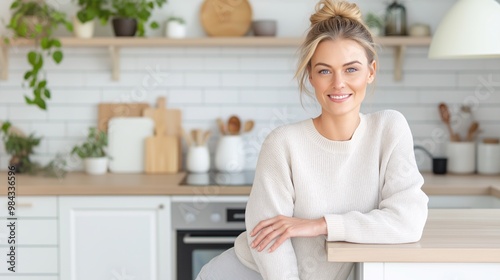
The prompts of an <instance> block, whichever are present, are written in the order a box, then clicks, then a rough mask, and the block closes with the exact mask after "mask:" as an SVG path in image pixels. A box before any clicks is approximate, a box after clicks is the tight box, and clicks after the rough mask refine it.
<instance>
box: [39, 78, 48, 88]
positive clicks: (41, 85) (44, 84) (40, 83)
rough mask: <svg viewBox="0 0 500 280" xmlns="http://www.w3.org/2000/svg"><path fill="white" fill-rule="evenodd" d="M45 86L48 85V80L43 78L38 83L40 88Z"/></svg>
mask: <svg viewBox="0 0 500 280" xmlns="http://www.w3.org/2000/svg"><path fill="white" fill-rule="evenodd" d="M45 86H47V81H46V80H43V81H41V82H39V83H38V88H44V87H45Z"/></svg>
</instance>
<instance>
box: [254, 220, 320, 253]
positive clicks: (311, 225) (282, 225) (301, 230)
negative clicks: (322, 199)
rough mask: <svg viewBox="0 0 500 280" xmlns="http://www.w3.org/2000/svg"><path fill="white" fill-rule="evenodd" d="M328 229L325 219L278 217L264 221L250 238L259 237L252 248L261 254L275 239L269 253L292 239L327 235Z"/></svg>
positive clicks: (256, 227)
mask: <svg viewBox="0 0 500 280" xmlns="http://www.w3.org/2000/svg"><path fill="white" fill-rule="evenodd" d="M327 233H328V232H327V227H326V221H325V219H324V218H319V219H315V220H308V219H299V218H293V217H285V216H281V215H280V216H276V217H274V218H271V219H267V220H263V221H261V222H260V223H258V224H257V226H255V228H254V229H253V230H252V232H251V233H250V236H252V237H254V236H256V235H257V237H256V238H255V240H254V241H253V242H252V244H251V246H252V248H257V250H258V251H259V252H260V251H262V250H264V248H266V247H267V245H268V244H269V243H270V242H271V241H272V240H273V239H275V238H277V239H276V241H275V242H274V244H273V245H272V246H271V248H269V253H271V252H273V251H274V250H276V249H277V248H278V247H279V246H280V245H281V244H283V242H285V241H286V240H287V239H288V238H291V237H315V236H319V235H322V234H324V235H326V234H327Z"/></svg>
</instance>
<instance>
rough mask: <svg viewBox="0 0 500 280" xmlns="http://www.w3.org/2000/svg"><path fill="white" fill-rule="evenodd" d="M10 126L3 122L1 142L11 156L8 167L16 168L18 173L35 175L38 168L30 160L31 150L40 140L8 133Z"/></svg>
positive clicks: (31, 135)
mask: <svg viewBox="0 0 500 280" xmlns="http://www.w3.org/2000/svg"><path fill="white" fill-rule="evenodd" d="M10 127H11V124H10V123H9V122H5V123H4V124H3V125H2V140H3V142H4V145H5V151H6V152H7V154H9V155H10V156H11V159H10V161H9V165H11V166H15V167H16V172H19V173H36V172H37V170H38V169H39V168H40V166H39V165H38V164H37V163H34V162H32V161H31V159H30V155H32V154H33V150H34V148H35V147H36V146H38V145H39V144H40V140H41V138H37V137H35V136H34V134H30V135H28V136H22V135H18V134H16V133H12V132H11V131H10Z"/></svg>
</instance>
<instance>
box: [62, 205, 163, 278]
mask: <svg viewBox="0 0 500 280" xmlns="http://www.w3.org/2000/svg"><path fill="white" fill-rule="evenodd" d="M59 199H60V201H59V203H60V210H59V211H60V237H61V242H60V256H61V272H60V273H61V274H60V276H61V279H68V280H87V279H106V280H122V279H141V280H163V279H168V277H167V275H168V272H169V271H170V259H169V253H170V246H169V244H168V243H167V242H168V241H169V240H170V236H169V228H170V218H169V216H170V215H169V214H168V211H170V210H169V209H170V200H169V198H168V197H144V196H140V197H139V196H138V197H135V196H130V197H102V196H100V197H60V198H59Z"/></svg>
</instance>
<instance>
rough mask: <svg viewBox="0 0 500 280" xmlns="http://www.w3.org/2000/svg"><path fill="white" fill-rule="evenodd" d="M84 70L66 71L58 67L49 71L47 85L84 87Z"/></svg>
mask: <svg viewBox="0 0 500 280" xmlns="http://www.w3.org/2000/svg"><path fill="white" fill-rule="evenodd" d="M83 73H85V72H84V71H64V69H63V68H58V69H57V71H55V70H53V71H50V72H48V73H47V81H48V83H47V86H48V87H49V88H50V87H82V86H83V85H85V81H86V80H85V78H86V75H85V74H83Z"/></svg>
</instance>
